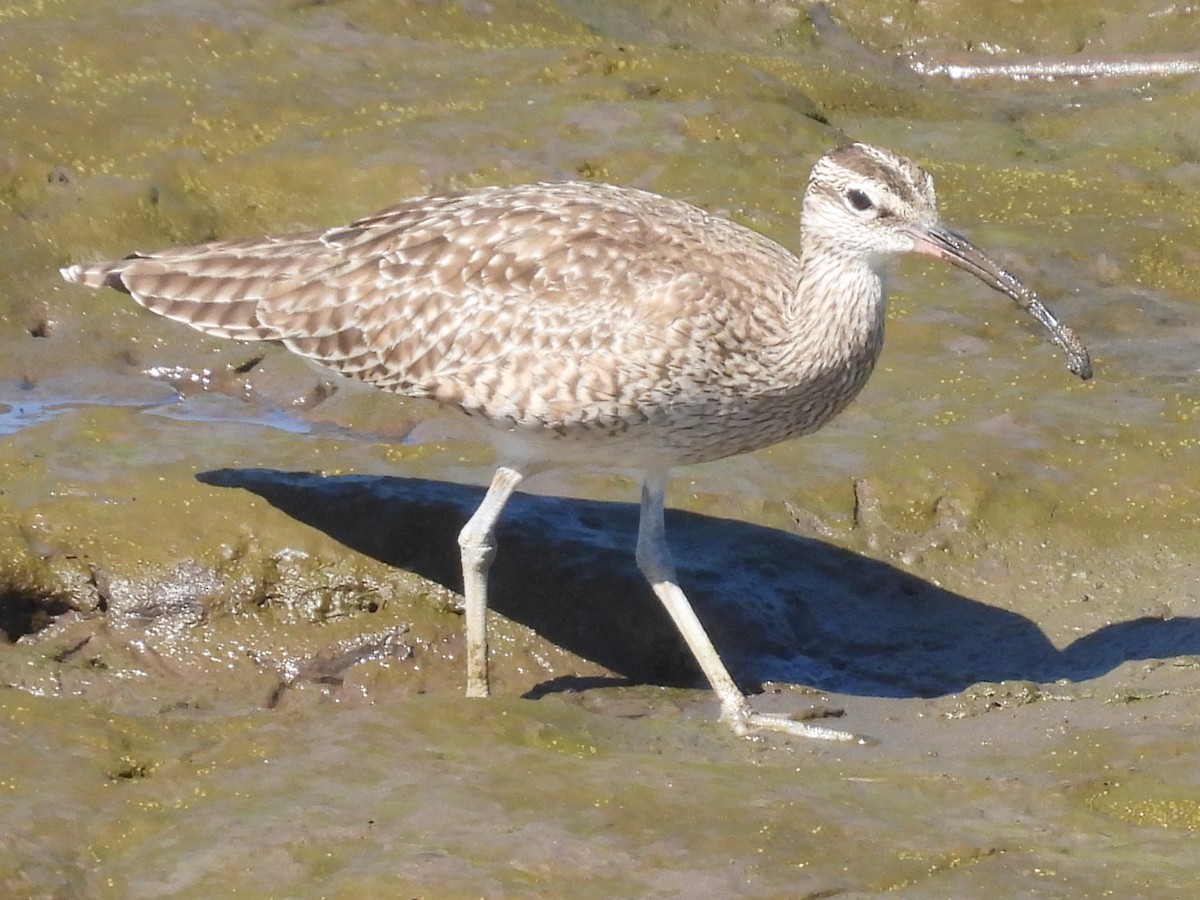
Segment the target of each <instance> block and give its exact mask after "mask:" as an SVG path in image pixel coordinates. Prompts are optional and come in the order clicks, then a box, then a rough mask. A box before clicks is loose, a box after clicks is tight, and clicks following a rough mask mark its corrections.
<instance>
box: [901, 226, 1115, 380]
mask: <svg viewBox="0 0 1200 900" xmlns="http://www.w3.org/2000/svg"><path fill="white" fill-rule="evenodd" d="M909 233H910V234H911V235H912V237H913V240H914V241H915V244H916V246H914V248H913V250H914V251H915V252H916V253H922V254H924V255H926V256H933V257H936V258H937V259H944V260H946V262H948V263H951V264H953V265H956V266H958V267H959V268H960V269H965V270H966V271H968V272H970V273H971V274H972V275H974V276H975V277H976V278H978V279H979V280H980V281H982V282H983V283H984V284H986V285H988V286H989V287H991V288H995V289H996V290H998V291H1000V292H1001V293H1004V294H1007V295H1008V296H1009V297H1011V298H1012V299H1013V300H1014V301H1016V304H1017V306H1019V307H1021V309H1023V310H1025V311H1026V312H1027V313H1029V314H1030V315H1032V316H1033V317H1034V318H1035V319H1037V320H1038V321H1039V322H1041V323H1042V324H1043V325H1044V326H1045V327H1046V329H1047V330H1048V331H1049V332H1050V337H1051V338H1052V339H1053V340H1054V343H1056V344H1058V346H1060V347H1062V349H1063V352H1065V353H1066V354H1067V369H1069V370H1070V371H1071V372H1074V373H1075V374H1076V375H1078V376H1079V377H1080V378H1081V379H1083V380H1084V381H1087V380H1088V379H1089V378H1091V377H1092V358H1091V356H1090V355H1089V354H1088V350H1087V347H1085V346H1084V345H1083V341H1081V340H1080V339H1079V338H1078V337H1076V336H1075V332H1073V331H1072V330H1071V329H1070V328H1068V327H1067V326H1066V325H1063V324H1062V323H1061V322H1059V321H1058V319H1056V318H1054V316H1053V315H1052V314H1051V312H1050V310H1048V309H1046V307H1045V306H1044V305H1043V304H1042V301H1041V300H1039V299H1038V298H1037V294H1035V293H1034V292H1033V291H1031V290H1029V288H1027V287H1025V285H1024V284H1022V283H1021V281H1020V279H1019V278H1017V277H1016V276H1015V275H1013V274H1012V273H1010V272H1008V271H1006V270H1005V269H1004V268H1002V267H1001V266H1000V264H999V263H997V262H996V261H995V260H994V259H992V258H991V257H990V256H988V255H987V254H986V253H984V252H983V251H982V250H980V249H979V248H978V247H976V246H975V245H974V244H972V243H971V242H970V241H968V240H967V239H966V238H965V237H963V236H962V235H961V234H958V233H957V232H954V231H951V230H950V229H949V228H946V227H945V226H944V225H942V224H941V223H936V224H934V225H927V226H921V225H914V226H913V227H912V228H911V229H910V232H909Z"/></svg>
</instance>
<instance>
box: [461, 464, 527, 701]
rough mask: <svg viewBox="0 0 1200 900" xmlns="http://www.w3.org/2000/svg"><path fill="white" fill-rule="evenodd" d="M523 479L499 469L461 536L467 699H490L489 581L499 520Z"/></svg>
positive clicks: (514, 471) (504, 467) (522, 476)
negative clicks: (488, 696) (464, 602)
mask: <svg viewBox="0 0 1200 900" xmlns="http://www.w3.org/2000/svg"><path fill="white" fill-rule="evenodd" d="M524 477H525V475H524V474H523V473H521V472H518V471H517V470H516V469H513V468H509V467H508V466H500V468H498V469H496V474H495V475H493V476H492V485H491V487H489V488H488V492H487V495H486V496H485V497H484V498H483V502H482V503H480V504H479V509H477V510H475V514H474V515H473V516H471V518H470V519H469V520H468V521H467V524H466V525H464V526H463V530H462V531H460V532H459V533H458V546H459V547H460V548H461V549H462V570H463V598H464V600H465V601H466V609H465V618H466V630H467V696H468V697H486V696H487V695H488V647H487V602H488V597H487V578H488V569H490V568H491V565H492V560H493V559H495V557H496V541H495V534H494V533H495V529H496V520H497V519H499V518H500V513H501V512H502V511H503V510H504V504H506V503H507V502H508V498H509V497H511V496H512V492H513V491H514V490H515V489H516V487H517V485H518V484H520V483H521V479H522V478H524Z"/></svg>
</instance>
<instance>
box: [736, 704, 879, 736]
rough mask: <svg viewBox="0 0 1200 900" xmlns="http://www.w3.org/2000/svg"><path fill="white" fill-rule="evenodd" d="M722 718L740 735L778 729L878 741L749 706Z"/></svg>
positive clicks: (795, 733) (788, 731)
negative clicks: (757, 710)
mask: <svg viewBox="0 0 1200 900" xmlns="http://www.w3.org/2000/svg"><path fill="white" fill-rule="evenodd" d="M722 718H724V719H725V720H726V721H728V722H729V723H730V725H732V726H733V731H734V733H735V734H736V735H738V736H739V737H749V736H750V735H753V734H757V733H759V732H760V731H777V732H780V733H782V734H790V735H793V736H795V737H804V738H813V739H814V740H819V741H838V742H840V743H847V744H861V745H868V744H874V743H876V741H875V740H874V739H873V738H869V737H863V736H862V735H858V734H853V733H851V732H849V731H841V730H840V729H837V728H826V727H825V726H824V725H813V724H812V723H811V722H803V721H801V720H799V719H793V718H792V717H791V716H789V715H784V714H779V713H760V712H755V711H754V710H752V709H750V708H749V707H748V706H745V707H742V708H740V709H737V710H734V711H733V712H732V713H727V714H726V715H724V716H722Z"/></svg>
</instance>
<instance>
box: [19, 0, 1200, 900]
mask: <svg viewBox="0 0 1200 900" xmlns="http://www.w3.org/2000/svg"><path fill="white" fill-rule="evenodd" d="M1061 6H1067V5H1065V4H1029V3H1026V4H989V3H983V2H980V0H963V2H928V3H920V4H912V3H907V2H905V3H893V2H885V0H876V2H869V3H858V4H844V3H834V4H830V5H829V6H828V7H818V6H810V5H808V4H803V3H788V2H749V0H741V2H739V0H727V2H698V3H670V2H667V3H661V4H652V5H646V4H640V3H631V2H615V3H614V2H608V3H600V2H588V0H560V2H557V3H556V2H550V0H544V2H517V0H496V2H475V0H469V2H468V0H463V2H445V3H440V2H391V3H373V2H366V0H349V2H336V3H290V2H281V0H280V2H276V0H258V2H250V3H244V2H243V3H233V2H228V0H200V2H190V3H186V4H183V3H177V2H167V0H162V2H150V3H145V4H138V5H131V4H123V3H116V2H113V0H81V2H65V0H60V2H55V0H41V2H17V3H9V4H7V5H4V6H0V109H3V112H4V120H5V121H6V122H7V123H8V124H7V125H6V126H5V127H4V129H3V130H2V131H0V434H2V435H3V436H2V437H0V631H2V634H3V637H4V638H5V640H4V641H3V642H2V643H0V833H2V834H3V835H4V840H3V841H0V893H3V894H4V895H5V896H12V897H21V898H24V897H29V898H34V897H37V898H42V897H46V898H85V897H86V898H93V897H94V898H143V897H144V898H149V897H154V898H160V897H180V898H183V897H220V896H235V895H236V896H242V897H263V898H267V897H280V898H283V897H288V898H291V897H297V898H299V897H345V898H349V897H360V896H380V897H393V896H394V897H431V898H433V897H468V896H470V897H475V896H488V897H499V896H514V895H530V896H565V895H574V896H578V897H614V896H631V897H632V896H664V897H665V896H687V897H730V896H781V897H783V896H787V897H794V896H811V897H818V896H819V897H829V896H847V897H851V896H874V895H881V894H887V895H889V896H897V897H1001V896H1003V897H1093V896H1095V897H1099V896H1116V897H1147V898H1160V897H1162V898H1171V897H1185V896H1192V895H1194V894H1195V893H1196V891H1197V889H1200V852H1198V851H1200V847H1198V845H1197V841H1198V839H1200V837H1198V836H1200V774H1198V769H1197V766H1196V757H1197V751H1198V750H1200V729H1198V728H1197V725H1196V721H1195V720H1196V712H1197V705H1198V701H1197V694H1198V691H1200V593H1198V592H1200V588H1198V572H1197V564H1198V563H1200V551H1198V550H1197V548H1196V541H1195V533H1196V523H1197V518H1198V516H1200V494H1198V492H1197V489H1196V486H1195V482H1196V479H1195V471H1196V463H1197V453H1198V451H1197V442H1198V438H1197V436H1196V420H1197V418H1198V417H1200V379H1198V377H1197V364H1196V359H1197V352H1196V346H1197V339H1198V337H1200V310H1198V309H1197V302H1196V287H1195V286H1196V284H1198V283H1200V256H1198V254H1197V249H1196V248H1197V246H1200V244H1198V242H1197V232H1198V222H1197V212H1196V211H1197V208H1198V207H1197V204H1196V196H1197V190H1198V188H1200V138H1198V137H1197V135H1200V112H1198V111H1197V110H1198V107H1197V103H1196V98H1197V90H1198V88H1200V81H1197V77H1196V76H1194V75H1187V74H1172V75H1169V76H1168V75H1161V74H1157V73H1156V71H1155V70H1153V69H1152V68H1151V69H1147V70H1145V71H1143V72H1142V74H1140V75H1136V76H1128V77H1100V78H1086V79H1085V78H1078V79H1072V78H1069V77H1061V76H1060V77H1057V78H1055V79H1040V78H1036V77H1034V78H1029V77H1028V76H1027V75H1026V76H1023V77H1021V78H1015V77H1006V76H1005V75H1004V74H1003V72H1001V73H1000V74H996V75H992V76H990V77H981V78H965V79H964V78H959V79H953V78H950V77H948V76H947V75H945V74H938V73H939V72H940V71H943V70H939V69H938V68H937V66H936V65H932V67H931V64H936V63H938V62H939V61H950V60H953V61H954V62H955V63H956V64H958V65H963V66H968V67H969V66H975V65H983V64H984V63H989V62H993V63H994V62H996V61H1000V62H1004V61H1013V60H1019V61H1021V62H1022V63H1023V64H1028V63H1032V64H1035V65H1036V64H1038V63H1039V61H1048V60H1059V61H1061V60H1062V59H1069V60H1075V61H1095V60H1100V61H1103V60H1112V59H1126V60H1128V59H1138V60H1160V61H1161V60H1174V61H1176V62H1181V63H1182V64H1183V65H1180V66H1177V67H1175V68H1174V69H1173V71H1175V72H1179V71H1184V72H1186V71H1187V65H1186V63H1188V62H1189V60H1190V59H1191V58H1190V56H1189V55H1188V54H1190V53H1192V52H1193V48H1194V47H1195V45H1196V43H1195V38H1196V36H1197V34H1200V19H1198V15H1200V14H1197V12H1196V11H1194V10H1193V9H1192V8H1191V7H1187V6H1167V5H1165V4H1155V3H1152V2H1139V3H1136V4H1133V6H1135V7H1136V11H1134V12H1131V11H1130V10H1129V9H1127V8H1122V10H1121V11H1120V12H1119V13H1118V12H1109V11H1107V10H1104V9H1092V8H1086V9H1085V8H1083V7H1080V8H1077V9H1066V10H1063V9H1060V8H1059V7H1061ZM1070 6H1074V5H1070ZM1128 6H1129V4H1126V7H1128ZM922 66H923V67H924V68H922ZM1002 68H1003V66H1001V69H1002ZM846 139H861V140H867V141H871V142H873V143H878V144H881V145H885V146H888V147H890V148H892V149H894V150H897V151H899V152H902V153H905V154H908V155H911V156H913V157H914V158H917V159H919V160H920V161H921V162H922V163H923V164H924V165H926V166H927V168H928V169H929V170H930V171H931V172H932V173H933V175H934V177H935V179H936V182H937V186H938V191H939V197H940V199H941V206H942V210H943V213H944V214H945V217H946V219H947V221H948V222H950V223H951V224H953V225H954V227H956V228H959V229H961V230H963V231H964V232H966V233H967V234H969V235H970V236H971V237H972V238H973V239H974V240H976V241H977V242H978V243H980V244H981V245H982V246H984V247H985V248H988V249H989V250H990V251H991V252H993V253H994V254H995V255H997V256H998V257H1000V258H1001V259H1002V260H1004V262H1005V264H1006V265H1009V266H1010V267H1011V268H1012V269H1013V270H1014V271H1016V272H1018V273H1019V274H1020V275H1021V276H1022V277H1023V278H1024V279H1025V280H1026V281H1028V282H1029V283H1030V284H1031V285H1032V286H1034V287H1035V288H1036V289H1037V290H1038V291H1039V293H1040V294H1041V296H1042V297H1043V298H1044V299H1045V300H1046V302H1047V303H1048V305H1050V306H1051V307H1052V308H1053V309H1054V310H1055V312H1056V313H1057V314H1058V315H1059V316H1060V317H1061V318H1062V319H1063V320H1064V321H1066V322H1068V323H1069V324H1071V325H1072V326H1073V327H1075V329H1076V330H1077V331H1078V332H1079V333H1080V334H1081V335H1082V336H1083V337H1084V338H1085V339H1086V340H1087V341H1088V343H1089V345H1090V346H1091V348H1092V350H1093V353H1094V355H1095V358H1096V377H1095V379H1094V380H1093V381H1092V382H1089V383H1087V384H1083V383H1080V382H1078V381H1076V380H1075V379H1074V378H1072V376H1070V375H1069V373H1067V372H1066V371H1065V369H1064V368H1063V365H1062V360H1061V358H1060V355H1059V354H1058V353H1057V352H1056V350H1055V348H1053V347H1051V346H1049V345H1047V344H1046V343H1045V342H1044V340H1043V339H1042V336H1041V335H1040V334H1039V333H1038V332H1037V330H1036V328H1035V326H1034V324H1033V323H1032V322H1031V321H1029V320H1027V319H1026V318H1024V317H1022V316H1021V315H1020V314H1019V312H1018V311H1017V310H1016V309H1015V308H1014V307H1012V305H1011V304H1010V303H1008V301H1006V300H1005V299H1004V298H1002V297H1000V296H998V295H993V294H991V293H990V292H988V291H987V289H986V288H984V287H983V286H981V285H979V284H977V283H974V282H973V281H971V280H970V279H969V278H967V277H965V276H963V275H962V274H961V273H957V272H952V271H947V270H944V269H942V268H939V267H937V266H936V265H935V264H933V263H923V262H919V261H914V260H907V261H903V262H902V263H901V264H899V265H898V266H897V267H896V273H895V278H894V279H893V283H892V287H893V300H892V304H891V307H890V312H889V329H890V332H889V336H888V344H887V347H886V349H885V353H884V357H883V360H882V362H881V366H880V369H879V370H878V371H877V373H876V375H875V377H874V378H873V380H872V382H871V384H870V385H869V386H868V388H867V390H866V391H865V393H864V394H863V396H862V397H861V398H860V400H859V401H858V402H857V403H856V404H855V405H854V406H853V407H852V408H851V409H850V411H848V412H847V413H846V414H845V415H844V416H843V417H842V418H841V419H839V420H838V421H837V422H836V423H835V424H834V425H832V426H830V427H829V428H828V429H826V430H825V431H823V432H822V433H820V434H819V435H816V436H813V437H810V438H806V439H804V440H802V441H798V442H794V443H791V444H787V445H782V446H778V447H775V448H772V449H770V450H767V451H763V452H760V453H757V454H753V455H750V456H745V457H739V458H735V459H732V460H727V461H723V462H720V463H714V464H710V465H704V466H697V467H693V468H690V469H685V470H681V471H680V472H678V473H677V475H676V478H675V480H674V482H673V484H672V488H671V491H670V493H669V496H668V502H669V504H670V506H671V507H672V509H671V511H669V512H668V521H667V529H668V535H669V538H670V541H671V543H672V547H673V549H674V551H675V553H676V555H677V562H678V564H679V568H680V571H681V576H682V579H683V585H684V587H685V589H686V590H688V592H689V594H690V595H691V596H692V597H693V599H694V601H695V604H696V607H697V609H698V611H699V613H700V614H701V616H702V617H703V618H704V620H705V621H706V623H708V624H709V626H710V627H711V630H712V632H713V636H714V639H715V641H716V643H717V644H718V646H719V647H720V649H721V651H722V653H723V655H724V656H725V657H726V659H727V661H728V662H729V664H730V666H731V668H732V669H733V671H734V673H735V675H736V676H737V677H738V678H739V680H741V681H742V683H743V684H745V685H746V686H747V688H749V689H752V690H755V691H756V692H758V693H757V695H756V698H755V702H756V704H757V705H758V706H759V707H760V708H763V709H769V710H778V711H793V712H796V713H799V714H805V715H811V716H813V717H816V718H818V719H820V720H822V721H828V722H831V723H833V724H835V725H836V726H837V727H840V728H847V729H850V730H852V731H854V732H856V733H861V734H864V735H868V736H870V737H871V738H873V739H874V740H873V742H872V743H869V744H865V745H850V746H847V745H828V744H814V743H811V742H805V741H801V740H789V739H786V738H781V737H766V738H762V739H758V740H745V739H738V738H735V737H734V736H733V735H731V734H730V733H728V731H727V729H725V728H724V727H723V726H721V725H719V724H716V723H715V722H714V719H715V715H716V712H717V710H716V704H715V702H714V701H713V699H712V697H711V694H710V693H709V692H708V691H707V690H705V689H704V686H703V684H701V683H700V681H699V679H698V676H697V673H696V670H695V667H694V665H693V664H692V663H691V661H690V659H689V658H688V655H687V652H686V650H685V648H684V647H683V646H682V644H681V642H680V640H679V639H678V638H677V637H676V635H675V634H674V631H673V629H672V628H671V627H670V625H669V623H668V622H667V620H666V616H665V614H664V613H663V612H662V611H661V610H660V609H659V608H658V607H657V605H656V601H655V600H654V597H653V595H652V594H651V593H650V591H649V589H648V588H647V587H645V586H644V584H643V582H642V580H641V578H640V576H639V575H638V573H637V570H636V568H635V566H634V564H633V559H632V547H633V542H634V536H635V532H636V520H637V511H636V507H635V506H634V502H635V501H636V497H637V481H636V475H635V473H626V472H621V471H619V470H617V471H615V472H612V473H609V472H601V471H597V472H570V471H562V472H553V473H549V474H547V475H546V476H543V477H542V478H540V479H539V480H538V481H535V482H534V483H533V484H532V485H531V488H532V489H536V490H537V491H539V492H542V495H540V496H521V497H519V498H518V499H517V500H516V501H514V503H513V504H512V506H511V508H510V510H509V512H508V513H507V514H506V518H505V520H504V523H503V526H502V528H501V531H500V541H501V551H500V555H499V560H498V562H497V566H496V573H495V577H496V584H495V595H494V602H493V608H494V610H495V612H496V614H495V615H494V616H493V619H492V627H493V634H494V652H493V661H494V668H495V682H494V685H495V693H496V695H497V696H496V697H494V698H493V699H491V700H488V701H482V702H481V701H467V700H466V699H464V698H463V697H462V684H463V673H462V669H463V659H462V656H463V641H462V636H461V616H460V614H459V612H458V609H457V603H458V597H457V594H456V591H458V590H459V589H460V587H461V584H460V577H459V574H458V560H457V547H456V545H455V542H454V536H455V534H456V532H457V530H458V529H459V528H460V527H461V525H462V523H463V522H464V521H465V519H466V517H467V515H469V513H470V511H471V509H472V508H473V507H474V505H475V504H476V503H478V501H479V498H480V497H481V496H482V487H481V485H484V484H486V482H487V479H488V477H489V474H490V464H491V461H492V459H491V456H490V453H489V451H488V450H487V449H486V448H484V447H482V446H480V445H478V444H477V443H475V442H474V441H473V440H472V437H471V435H470V433H469V432H465V431H463V430H462V426H461V425H460V424H459V423H458V421H457V420H456V418H455V417H454V416H451V415H447V414H443V413H439V412H437V411H434V410H430V409H429V408H427V407H424V406H422V405H420V404H417V403H413V402H409V401H405V400H402V399H398V398H394V397H386V396H381V395H374V394H370V393H362V392H355V391H350V390H347V389H345V388H344V386H340V385H337V384H336V383H335V382H333V381H332V380H331V379H330V377H328V376H326V375H323V374H321V373H319V372H315V371H314V370H312V369H310V368H308V367H307V366H306V365H304V364H303V363H301V362H299V361H298V360H296V359H294V358H291V357H289V356H287V355H286V354H285V353H284V352H283V351H280V350H275V349H271V348H258V347H254V346H247V345H238V344H232V343H222V342H220V341H216V340H210V339H207V338H204V337H202V336H200V335H198V334H195V333H193V332H191V331H189V330H188V329H186V328H183V327H182V326H178V325H174V324H172V323H169V322H166V321H162V320H159V319H157V318H155V317H154V316H152V315H150V314H148V313H145V312H143V311H141V310H139V309H137V308H136V307H135V306H134V305H133V304H132V303H130V302H129V301H128V298H125V297H122V296H121V295H118V294H115V293H109V294H97V293H91V292H87V291H85V290H83V289H80V288H75V287H71V286H68V285H65V284H63V283H62V282H61V281H60V280H59V278H58V276H57V269H58V267H60V266H63V265H66V264H69V263H72V262H79V261H87V260H93V259H104V258H112V257H116V256H120V255H123V254H125V253H127V252H129V251H131V250H134V249H154V248H157V247H162V246H167V245H170V244H175V243H188V242H192V243H194V242H199V241H203V240H207V239H212V238H232V237H237V236H246V235H254V234H260V233H263V232H267V231H283V230H288V229H295V228H304V227H312V226H317V225H327V224H335V223H342V222H346V221H349V220H351V219H353V218H355V217H356V216H359V215H362V214H365V213H368V212H371V211H373V210H375V209H378V208H381V207H383V206H386V205H388V204H390V203H392V202H394V201H396V200H398V199H401V198H404V197H407V196H412V195H416V194H421V193H425V192H428V191H435V190H443V189H451V188H457V187H463V186H470V185H477V184H486V183H500V182H504V183H517V182H522V181H528V180H539V179H560V178H591V179H598V180H606V181H613V182H617V183H622V184H632V185H636V186H639V187H643V188H648V189H651V190H656V191H659V192H662V193H666V194H670V195H673V196H678V197H681V198H684V199H687V200H689V201H691V202H693V203H696V204H698V205H700V206H703V207H705V208H707V209H711V210H714V211H718V212H722V213H724V214H726V215H730V216H732V217H734V218H735V219H737V220H738V221H740V222H743V223H745V224H748V225H750V226H751V227H754V228H757V229H759V230H761V231H764V232H765V233H767V234H769V235H771V236H772V237H774V238H776V239H777V240H780V241H781V242H783V243H785V244H787V245H789V246H792V247H795V246H796V238H797V235H796V230H795V217H796V213H797V207H798V198H799V196H800V194H801V193H802V191H803V188H804V184H805V181H806V179H807V176H808V170H809V167H810V166H811V164H812V161H813V160H814V159H815V158H816V156H817V155H819V154H820V152H821V151H822V150H824V149H826V148H828V147H830V146H833V145H835V144H837V143H839V142H841V141H843V140H846Z"/></svg>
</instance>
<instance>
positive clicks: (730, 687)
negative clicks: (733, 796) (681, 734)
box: [637, 470, 859, 741]
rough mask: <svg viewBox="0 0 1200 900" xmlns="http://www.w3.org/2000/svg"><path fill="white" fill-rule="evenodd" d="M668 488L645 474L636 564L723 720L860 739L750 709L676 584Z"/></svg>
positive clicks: (742, 727) (741, 730)
mask: <svg viewBox="0 0 1200 900" xmlns="http://www.w3.org/2000/svg"><path fill="white" fill-rule="evenodd" d="M666 487H667V472H666V471H665V470H664V471H660V472H648V473H647V474H646V479H645V481H644V482H643V484H642V515H641V519H640V521H639V522H638V543H637V564H638V568H639V569H641V570H642V574H643V575H645V576H646V579H647V580H648V581H649V582H650V585H651V587H653V588H654V593H655V594H657V595H658V599H659V600H661V601H662V604H663V606H665V607H666V608H667V612H668V613H670V614H671V618H672V619H674V620H675V626H676V627H677V628H678V629H679V633H680V634H682V635H683V639H684V640H685V641H686V642H687V645H688V647H689V648H691V651H692V655H693V656H695V657H696V661H697V662H698V663H700V668H701V669H702V670H703V671H704V675H705V677H706V678H707V679H708V683H709V684H711V685H712V689H713V691H715V692H716V694H717V697H718V699H720V701H721V718H722V719H723V720H724V721H726V722H728V723H729V724H730V725H731V726H732V727H733V730H734V732H735V733H737V734H739V735H747V734H752V733H754V732H756V731H759V730H762V729H766V730H770V731H782V732H785V733H787V734H794V735H800V736H802V737H810V738H821V739H823V740H829V741H857V740H859V738H858V737H857V736H855V735H853V734H849V733H848V732H845V731H836V730H834V729H832V728H822V727H821V726H819V725H810V724H807V723H805V722H798V721H796V720H795V719H792V718H789V717H788V716H784V715H772V714H770V713H757V712H755V711H754V710H753V709H751V707H750V701H748V700H747V699H746V697H745V695H744V694H743V693H742V692H741V691H740V690H738V686H737V684H736V683H734V680H733V678H732V677H731V676H730V674H729V670H728V669H726V668H725V664H724V663H723V662H721V657H720V656H718V655H717V650H716V648H715V647H713V645H712V641H711V640H709V637H708V633H707V632H706V631H705V630H704V626H703V625H702V624H701V622H700V620H699V619H698V618H696V613H695V612H694V611H693V610H692V605H691V603H689V602H688V598H687V597H686V596H685V595H684V593H683V591H682V590H680V588H679V585H678V583H677V581H678V579H677V578H676V575H675V563H674V562H673V561H672V560H671V552H670V550H669V549H668V548H667V540H666V531H665V528H664V525H663V495H664V493H665V491H666Z"/></svg>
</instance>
